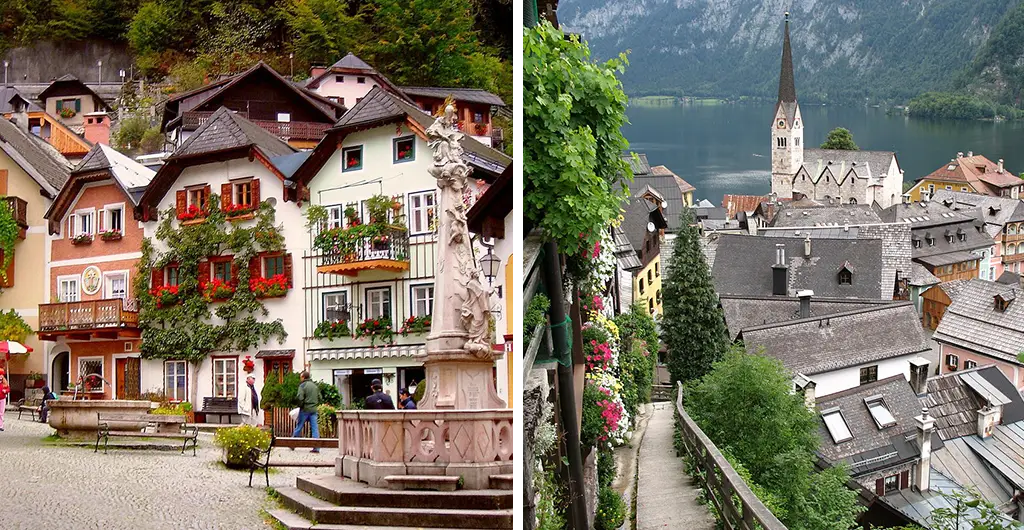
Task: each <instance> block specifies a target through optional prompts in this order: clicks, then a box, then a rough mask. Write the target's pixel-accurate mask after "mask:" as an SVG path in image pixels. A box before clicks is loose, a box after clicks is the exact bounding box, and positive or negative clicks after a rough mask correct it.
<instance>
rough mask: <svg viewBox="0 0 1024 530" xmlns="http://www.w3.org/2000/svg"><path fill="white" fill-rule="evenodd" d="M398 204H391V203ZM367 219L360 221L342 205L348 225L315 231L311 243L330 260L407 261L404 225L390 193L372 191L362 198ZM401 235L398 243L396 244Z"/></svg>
mask: <svg viewBox="0 0 1024 530" xmlns="http://www.w3.org/2000/svg"><path fill="white" fill-rule="evenodd" d="M396 204H397V205H398V208H397V209H396V208H395V205H396ZM366 209H367V213H368V217H369V219H370V222H368V223H366V224H360V222H359V217H358V215H357V213H356V210H355V208H353V207H351V206H350V207H348V208H346V209H345V212H344V213H345V218H346V219H347V220H348V226H347V227H345V228H341V227H338V228H331V229H328V230H323V231H321V232H320V233H319V234H317V236H316V238H315V239H314V240H313V246H314V247H315V248H316V249H317V250H319V251H320V252H321V253H322V254H325V255H331V256H332V257H333V259H332V261H335V262H342V263H349V262H353V261H363V260H369V259H392V260H397V261H407V260H408V259H409V258H408V245H407V244H404V242H405V241H406V238H407V234H408V229H407V228H406V226H405V224H404V222H403V219H402V216H401V209H402V205H401V203H400V202H399V201H398V200H397V199H396V198H394V197H388V196H386V195H375V196H373V197H371V198H369V199H367V200H366ZM396 239H401V241H402V242H403V243H402V244H396Z"/></svg>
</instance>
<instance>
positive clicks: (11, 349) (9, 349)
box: [0, 340, 32, 360]
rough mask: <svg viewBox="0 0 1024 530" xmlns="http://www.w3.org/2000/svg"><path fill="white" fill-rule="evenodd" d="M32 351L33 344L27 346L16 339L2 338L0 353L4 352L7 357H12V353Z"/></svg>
mask: <svg viewBox="0 0 1024 530" xmlns="http://www.w3.org/2000/svg"><path fill="white" fill-rule="evenodd" d="M30 351H32V347H31V346H25V345H24V344H22V343H20V342H18V341H16V340H0V353H2V354H4V358H5V359H8V360H9V359H10V358H11V354H12V353H13V354H15V355H17V354H19V353H28V352H30Z"/></svg>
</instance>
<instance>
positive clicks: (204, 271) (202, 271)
mask: <svg viewBox="0 0 1024 530" xmlns="http://www.w3.org/2000/svg"><path fill="white" fill-rule="evenodd" d="M208 281H210V261H209V260H203V261H200V262H199V282H200V283H203V282H208Z"/></svg>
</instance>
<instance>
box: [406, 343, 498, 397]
mask: <svg viewBox="0 0 1024 530" xmlns="http://www.w3.org/2000/svg"><path fill="white" fill-rule="evenodd" d="M423 368H424V369H425V370H426V376H427V377H426V385H427V389H426V391H425V392H424V394H423V399H422V400H421V401H420V403H418V404H417V405H416V406H417V408H419V409H421V410H479V409H503V408H505V407H506V405H505V401H503V400H502V399H501V398H500V397H498V393H497V392H496V391H495V389H494V361H493V360H491V359H477V358H476V357H474V356H472V355H469V354H467V353H466V351H465V350H449V351H429V350H428V351H427V355H426V360H425V361H424V362H423Z"/></svg>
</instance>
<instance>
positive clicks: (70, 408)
mask: <svg viewBox="0 0 1024 530" xmlns="http://www.w3.org/2000/svg"><path fill="white" fill-rule="evenodd" d="M149 408H150V406H149V401H129V400H124V399H114V400H99V399H90V400H84V401H66V400H56V401H50V414H49V417H48V418H47V422H48V423H49V424H50V427H53V428H54V429H56V430H57V434H59V435H60V436H62V437H66V438H92V439H95V438H96V431H97V425H96V423H97V417H98V416H97V414H100V415H103V416H108V415H118V414H147V413H149ZM145 427H146V422H127V421H125V422H113V423H111V425H110V430H112V431H139V430H142V429H144V428H145Z"/></svg>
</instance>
